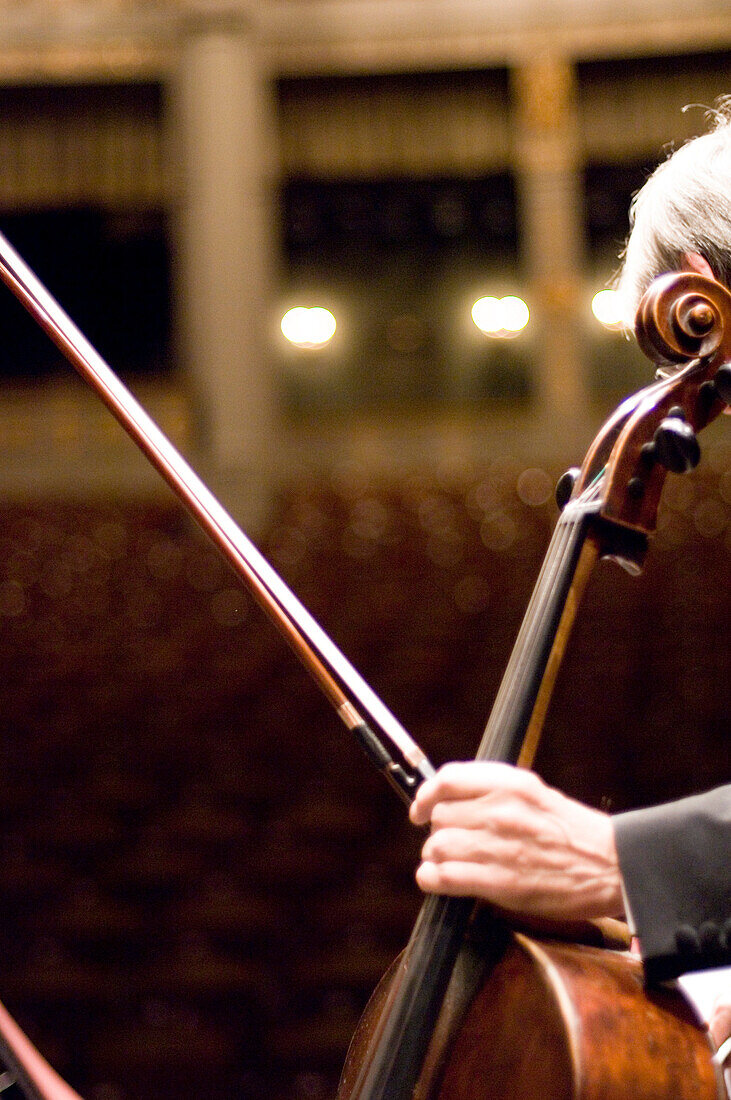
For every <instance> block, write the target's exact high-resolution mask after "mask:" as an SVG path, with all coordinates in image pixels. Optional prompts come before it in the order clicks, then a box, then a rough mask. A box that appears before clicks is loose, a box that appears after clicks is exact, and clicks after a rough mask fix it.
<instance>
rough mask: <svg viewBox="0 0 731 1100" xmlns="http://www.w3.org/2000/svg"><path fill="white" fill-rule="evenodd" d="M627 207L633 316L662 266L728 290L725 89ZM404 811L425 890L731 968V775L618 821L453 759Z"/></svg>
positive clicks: (628, 297)
mask: <svg viewBox="0 0 731 1100" xmlns="http://www.w3.org/2000/svg"><path fill="white" fill-rule="evenodd" d="M630 216H631V223H632V231H631V234H630V238H629V241H628V244H627V248H626V251H625V256H624V266H623V270H622V273H621V277H620V280H619V290H620V292H621V294H622V295H623V298H624V302H625V315H626V316H627V317H632V318H633V317H634V314H635V312H636V308H637V305H638V303H639V300H640V298H641V296H642V294H643V292H644V291H645V289H646V288H647V287H648V286H649V284H650V282H651V281H652V279H653V278H655V277H656V276H657V275H659V274H661V273H663V272H665V271H672V270H683V269H689V270H693V271H698V272H700V273H701V274H706V275H712V276H714V277H715V278H717V279H719V280H720V281H722V282H724V283H726V284H727V285H731V97H726V98H724V99H723V100H722V101H721V102H720V104H719V108H718V110H717V111H716V112H715V114H714V126H713V128H712V130H711V131H710V132H709V133H707V134H705V135H703V136H702V137H699V138H696V139H694V140H693V141H691V142H688V143H687V144H686V145H684V146H683V147H681V148H680V149H679V150H678V151H677V152H676V153H674V154H673V155H672V156H671V157H670V158H669V159H668V160H667V161H666V162H665V163H664V164H662V165H661V166H660V167H659V168H658V169H657V170H656V171H655V173H654V174H653V175H652V176H651V178H650V179H649V180H648V181H647V183H646V184H645V186H644V187H643V188H642V190H641V191H640V192H639V194H638V195H637V197H636V199H635V201H634V202H633V205H632V210H631V215H630ZM725 778H726V777H724V779H725ZM411 818H412V820H413V821H414V823H415V824H418V825H426V824H430V825H431V835H430V836H429V838H428V840H427V841H426V843H425V844H424V847H423V850H422V863H421V866H420V867H419V869H418V871H417V881H418V883H419V885H420V886H421V888H422V889H423V890H426V891H430V892H435V893H443V894H455V895H471V896H475V897H478V898H482V899H485V900H486V901H489V902H491V903H492V904H493V905H495V906H497V907H498V908H500V909H503V910H506V911H508V912H513V913H519V914H522V915H525V916H537V917H542V918H556V919H582V918H590V917H598V916H617V915H619V914H622V913H624V914H625V915H626V917H627V919H628V921H629V922H630V925H631V927H632V928H633V930H634V931H635V932H636V933H637V936H638V939H639V946H640V951H641V954H642V959H643V964H644V967H645V971H646V974H647V977H648V979H649V980H651V981H656V980H663V979H665V978H669V977H673V976H675V975H678V974H682V973H685V972H687V971H692V970H700V969H703V968H706V967H715V966H722V965H723V966H727V965H729V964H731V784H726V785H725V786H720V787H719V788H717V789H716V790H713V791H709V792H707V793H705V794H702V795H698V796H695V797H692V798H689V799H683V800H681V801H679V802H676V803H672V804H668V805H665V806H658V807H653V808H650V809H646V810H639V811H634V812H632V813H628V814H620V815H618V816H616V817H614V818H612V817H610V816H609V815H607V814H604V813H601V812H599V811H597V810H593V809H590V808H589V807H587V806H584V805H582V804H581V803H578V802H575V801H574V800H572V799H570V798H567V797H566V796H565V795H563V794H561V793H560V792H559V791H557V790H554V789H552V788H551V787H548V786H547V785H546V784H544V783H543V782H542V781H541V780H540V779H539V778H538V777H537V776H535V775H532V774H530V773H528V772H524V771H520V770H518V769H515V768H512V767H509V766H507V765H504V764H498V763H476V762H471V763H463V764H448V765H446V767H444V768H442V769H441V770H440V771H439V772H438V773H437V775H436V777H435V778H434V779H431V780H429V781H428V782H426V783H425V784H424V785H423V786H422V788H421V789H420V790H419V791H418V793H417V796H416V799H415V801H414V804H413V806H412V808H411ZM730 984H731V983H729V982H728V978H727V979H726V985H725V992H722V994H721V997H720V999H719V1002H718V1004H717V1007H716V1009H715V1010H714V1011H713V1013H712V1014H711V1017H710V1024H711V1028H712V1031H713V1034H714V1038H715V1039H716V1042H717V1043H719V1044H720V1043H721V1042H722V1041H723V1040H725V1039H726V1038H727V1037H728V1035H729V1033H730V1032H731V990H730V989H729V985H730Z"/></svg>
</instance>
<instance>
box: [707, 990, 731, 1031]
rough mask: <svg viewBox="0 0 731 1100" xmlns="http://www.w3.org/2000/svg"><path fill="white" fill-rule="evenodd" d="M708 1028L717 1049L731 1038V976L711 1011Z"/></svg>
mask: <svg viewBox="0 0 731 1100" xmlns="http://www.w3.org/2000/svg"><path fill="white" fill-rule="evenodd" d="M708 1027H709V1029H710V1032H711V1035H712V1036H713V1041H714V1043H715V1044H716V1046H717V1047H720V1046H721V1043H725V1042H726V1040H727V1039H728V1038H731V976H729V977H728V984H727V985H726V987H725V988H724V989H723V990H722V992H721V993H719V995H718V997H717V998H716V1001H715V1004H714V1005H713V1008H712V1009H711V1015H710V1017H709V1019H708Z"/></svg>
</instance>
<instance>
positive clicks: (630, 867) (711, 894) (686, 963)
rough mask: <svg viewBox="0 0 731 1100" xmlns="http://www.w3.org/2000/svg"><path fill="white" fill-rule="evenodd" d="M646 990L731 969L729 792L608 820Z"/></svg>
mask: <svg viewBox="0 0 731 1100" xmlns="http://www.w3.org/2000/svg"><path fill="white" fill-rule="evenodd" d="M614 834H615V839H616V844H617V852H618V855H619V864H620V868H621V871H622V877H623V880H624V889H625V895H626V898H627V904H628V909H629V913H628V916H629V917H630V920H631V923H632V924H633V926H634V930H635V931H636V933H637V936H638V938H639V942H640V950H641V952H642V958H643V962H644V967H645V974H646V977H647V979H648V981H649V982H655V981H663V980H665V979H667V978H674V977H676V976H677V975H678V974H683V973H686V972H687V971H690V970H704V969H706V968H707V967H712V966H726V965H729V964H731V784H727V785H726V786H723V787H718V788H717V789H715V790H713V791H709V792H707V793H706V794H701V795H694V796H693V797H692V798H684V799H681V800H680V801H679V802H670V803H667V804H665V805H662V806H655V807H652V808H651V809H646V810H633V811H631V812H630V813H625V814H618V815H616V816H615V818H614Z"/></svg>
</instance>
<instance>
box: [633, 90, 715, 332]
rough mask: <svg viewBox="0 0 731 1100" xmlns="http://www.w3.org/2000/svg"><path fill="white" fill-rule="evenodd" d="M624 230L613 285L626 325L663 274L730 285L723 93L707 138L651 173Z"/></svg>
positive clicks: (685, 147)
mask: <svg viewBox="0 0 731 1100" xmlns="http://www.w3.org/2000/svg"><path fill="white" fill-rule="evenodd" d="M630 227H631V232H630V236H629V240H628V242H627V247H626V249H625V252H624V264H623V267H622V270H621V272H620V275H619V279H618V283H617V286H618V289H619V291H620V293H621V295H622V299H623V313H624V316H625V318H626V321H627V323H628V324H629V325H631V324H632V323H633V321H634V315H635V312H636V310H637V306H638V304H639V300H640V298H641V297H642V295H643V293H644V292H645V290H646V289H647V287H648V286H649V285H650V283H651V282H652V280H653V279H654V278H655V277H656V276H657V275H661V274H662V273H663V272H665V271H676V270H680V269H684V268H691V269H694V270H699V271H704V270H707V268H708V267H710V272H709V273H713V274H714V275H715V276H716V278H717V279H719V280H720V281H721V282H724V283H726V284H727V285H731V96H726V97H724V98H723V99H722V100H720V101H719V104H718V107H717V109H716V110H715V111H714V112H713V128H712V129H711V130H710V132H709V133H707V134H704V135H702V136H701V137H698V138H693V139H692V140H691V141H689V142H687V143H686V144H685V145H682V146H681V147H680V148H679V149H678V150H677V151H676V152H675V153H673V154H672V156H671V157H669V159H668V160H666V161H665V162H664V163H663V164H661V165H660V167H659V168H657V169H656V170H655V171H654V172H653V174H652V175H651V176H650V178H649V179H648V180H647V182H646V183H645V185H644V186H643V187H642V189H641V190H640V191H639V192H638V193H637V195H636V196H635V198H634V200H633V202H632V207H631V210H630ZM704 261H706V266H705V267H704Z"/></svg>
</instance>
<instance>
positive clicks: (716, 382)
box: [713, 363, 731, 405]
mask: <svg viewBox="0 0 731 1100" xmlns="http://www.w3.org/2000/svg"><path fill="white" fill-rule="evenodd" d="M713 386H714V389H715V391H716V393H717V394H718V396H719V397H720V398H721V400H722V401H725V402H726V404H727V405H731V363H724V364H723V366H721V367H719V368H718V370H717V371H716V373H715V375H714V378H713Z"/></svg>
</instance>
